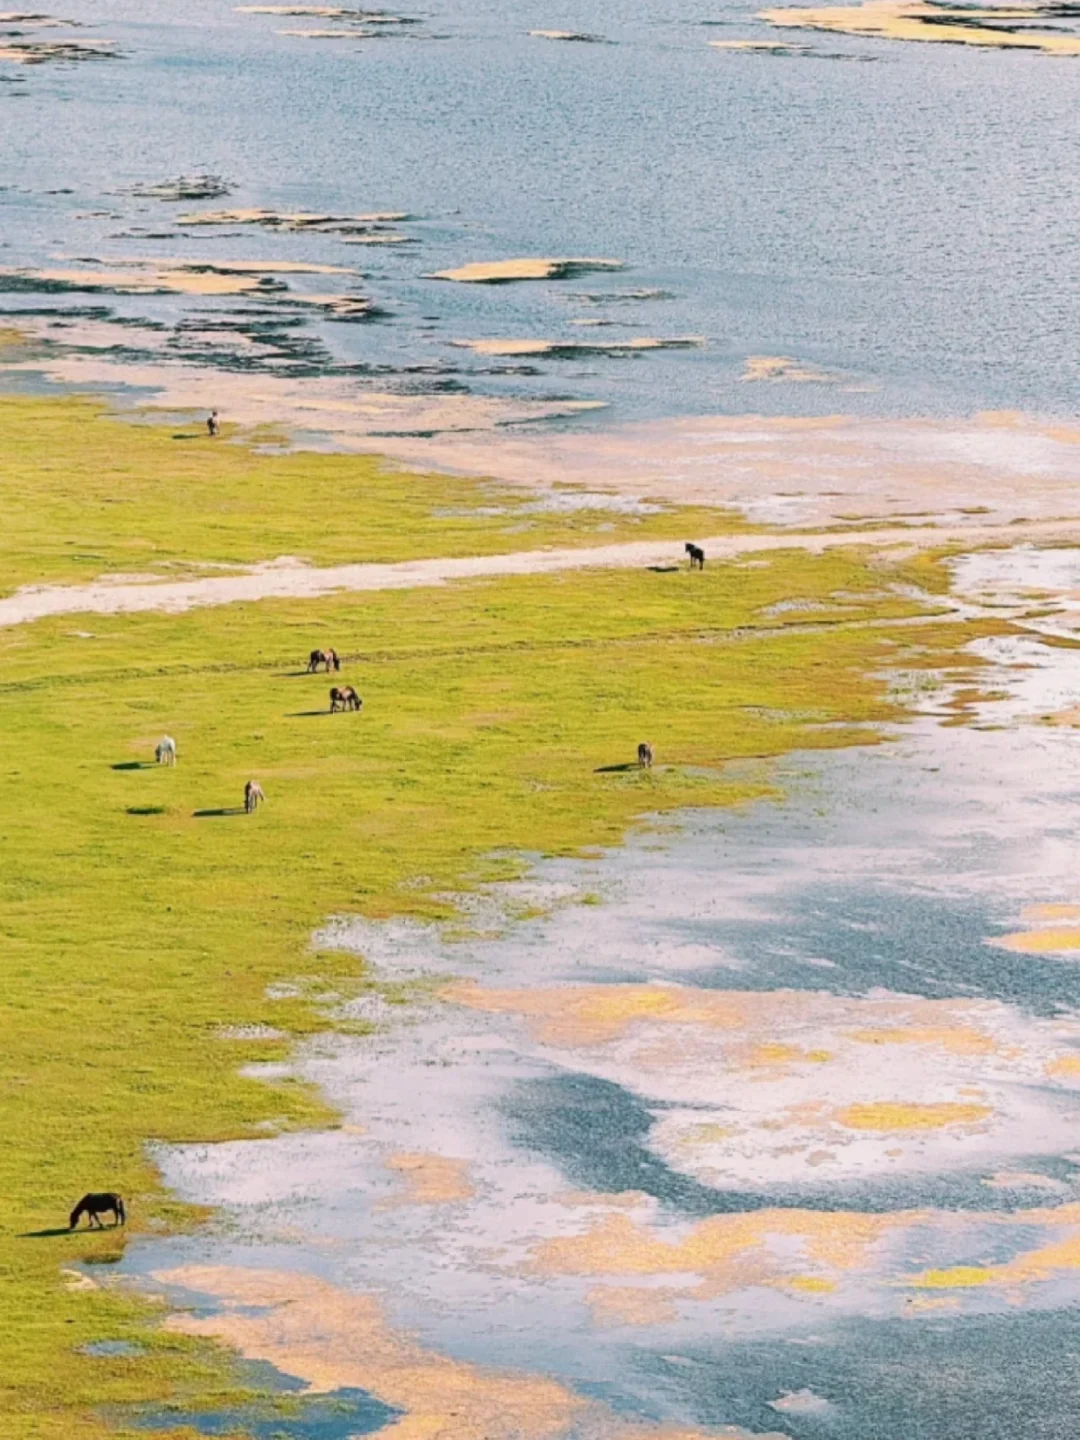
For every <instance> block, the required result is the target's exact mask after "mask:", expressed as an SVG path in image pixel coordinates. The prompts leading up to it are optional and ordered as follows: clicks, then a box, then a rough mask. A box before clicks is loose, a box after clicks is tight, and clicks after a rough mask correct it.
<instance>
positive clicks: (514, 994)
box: [440, 980, 994, 1064]
mask: <svg viewBox="0 0 1080 1440" xmlns="http://www.w3.org/2000/svg"><path fill="white" fill-rule="evenodd" d="M440 993H441V995H442V998H443V999H444V1000H447V1001H450V1002H451V1003H453V1004H457V1005H465V1006H467V1007H469V1008H470V1009H473V1010H483V1011H487V1012H489V1013H492V1014H502V1015H507V1014H516V1015H520V1016H522V1017H523V1018H524V1019H526V1020H527V1021H529V1022H530V1025H531V1027H532V1028H533V1029H534V1031H535V1032H536V1034H537V1035H538V1036H539V1038H541V1039H542V1040H545V1041H547V1042H549V1043H551V1044H556V1045H579V1044H602V1043H604V1042H606V1041H609V1040H614V1039H618V1038H619V1037H620V1036H622V1035H624V1034H626V1032H627V1031H628V1030H629V1029H630V1028H631V1027H633V1026H635V1025H637V1024H638V1023H639V1022H649V1023H652V1024H657V1023H659V1024H678V1025H700V1026H704V1027H706V1028H708V1029H713V1030H732V1031H738V1030H756V1031H758V1032H763V1036H764V1038H763V1039H762V1040H761V1041H760V1042H759V1043H758V1044H757V1045H756V1046H755V1047H754V1048H752V1049H750V1048H743V1049H738V1050H735V1051H733V1053H732V1060H733V1062H734V1063H736V1064H745V1063H748V1061H749V1063H752V1064H753V1063H756V1064H786V1063H791V1062H793V1061H795V1060H799V1061H811V1062H814V1063H819V1064H820V1063H824V1062H825V1061H826V1060H827V1059H829V1058H831V1052H830V1051H829V1050H828V1049H826V1048H825V1047H821V1048H818V1047H814V1048H813V1049H807V1048H804V1047H802V1046H795V1045H790V1044H786V1043H784V1042H780V1041H778V1040H776V1039H774V1038H773V1037H775V1036H776V1035H777V1034H778V1033H782V1032H783V1030H784V1029H785V1028H786V1027H789V1026H791V1025H793V1024H795V1025H798V1026H799V1027H800V1028H801V1027H805V1026H817V1027H822V1026H830V1027H832V1026H837V1025H843V1024H850V1023H851V1022H852V1021H857V1020H860V1019H866V1018H868V1015H869V1016H872V1017H873V1018H875V1019H876V1018H878V1017H880V1019H881V1020H882V1022H883V1024H882V1028H881V1030H880V1031H879V1030H877V1029H870V1028H866V1030H865V1033H866V1034H867V1035H868V1036H874V1037H875V1038H876V1037H877V1036H878V1035H879V1034H884V1035H886V1036H889V1037H890V1038H893V1037H899V1036H900V1035H903V1036H904V1037H905V1038H906V1037H907V1035H909V1034H914V1035H918V1036H919V1037H920V1039H921V1040H923V1041H924V1042H925V1043H928V1044H929V1043H941V1044H945V1043H946V1042H945V1040H944V1036H945V1035H946V1034H947V1033H948V1030H949V1024H950V1022H955V1029H956V1031H957V1039H956V1041H955V1047H956V1049H957V1051H958V1052H963V1053H973V1054H981V1053H983V1052H984V1050H986V1049H987V1048H990V1049H993V1048H994V1046H993V1043H992V1042H991V1041H988V1040H986V1038H985V1037H984V1036H983V1035H982V1033H981V1032H980V1031H978V1030H977V1029H975V1028H974V1027H972V1026H970V1025H967V1026H965V1025H964V1023H963V1019H968V1018H970V1016H971V1013H972V1010H973V1009H974V1010H978V1008H979V1007H978V1005H977V1004H973V1003H972V1002H960V1001H955V1000H917V999H909V998H899V997H887V998H882V999H881V1000H876V999H875V1000H872V1001H870V1000H865V999H859V1000H844V999H838V998H836V997H833V996H828V995H824V994H818V993H814V992H808V991H795V990H775V991H769V992H767V993H758V992H754V991H745V990H699V989H696V988H694V987H691V986H681V985H667V984H649V985H564V986H558V987H551V988H546V989H539V988H522V989H495V988H490V989H489V988H485V987H483V986H481V985H478V984H477V983H476V982H475V981H471V980H468V981H466V980H461V981H454V982H452V983H451V984H449V985H446V986H444V987H443V988H442V990H441V991H440ZM984 1008H985V1007H984ZM991 1008H992V1007H991ZM961 1017H963V1019H962V1018H961ZM857 1033H858V1032H857Z"/></svg>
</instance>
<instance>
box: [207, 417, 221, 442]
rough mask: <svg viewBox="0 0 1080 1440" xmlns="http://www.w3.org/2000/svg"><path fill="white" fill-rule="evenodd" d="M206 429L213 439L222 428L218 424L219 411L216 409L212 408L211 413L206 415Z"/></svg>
mask: <svg viewBox="0 0 1080 1440" xmlns="http://www.w3.org/2000/svg"><path fill="white" fill-rule="evenodd" d="M206 429H207V431H208V432H209V435H210V438H211V440H212V439H213V438H214V436H215V435H216V434H217V433H218V430H219V429H220V426H219V424H218V413H217V411H216V410H211V411H210V414H209V415H208V416H207V417H206Z"/></svg>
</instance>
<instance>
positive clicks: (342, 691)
mask: <svg viewBox="0 0 1080 1440" xmlns="http://www.w3.org/2000/svg"><path fill="white" fill-rule="evenodd" d="M363 703H364V702H363V700H361V699H360V696H359V695H358V694H357V693H356V691H355V690H354V689H353V687H352V686H351V685H342V686H340V687H339V686H337V685H334V686H332V687H331V690H330V714H331V715H333V714H334V713H335V712H336V711H338V710H359V709H360V707H361V705H363Z"/></svg>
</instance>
